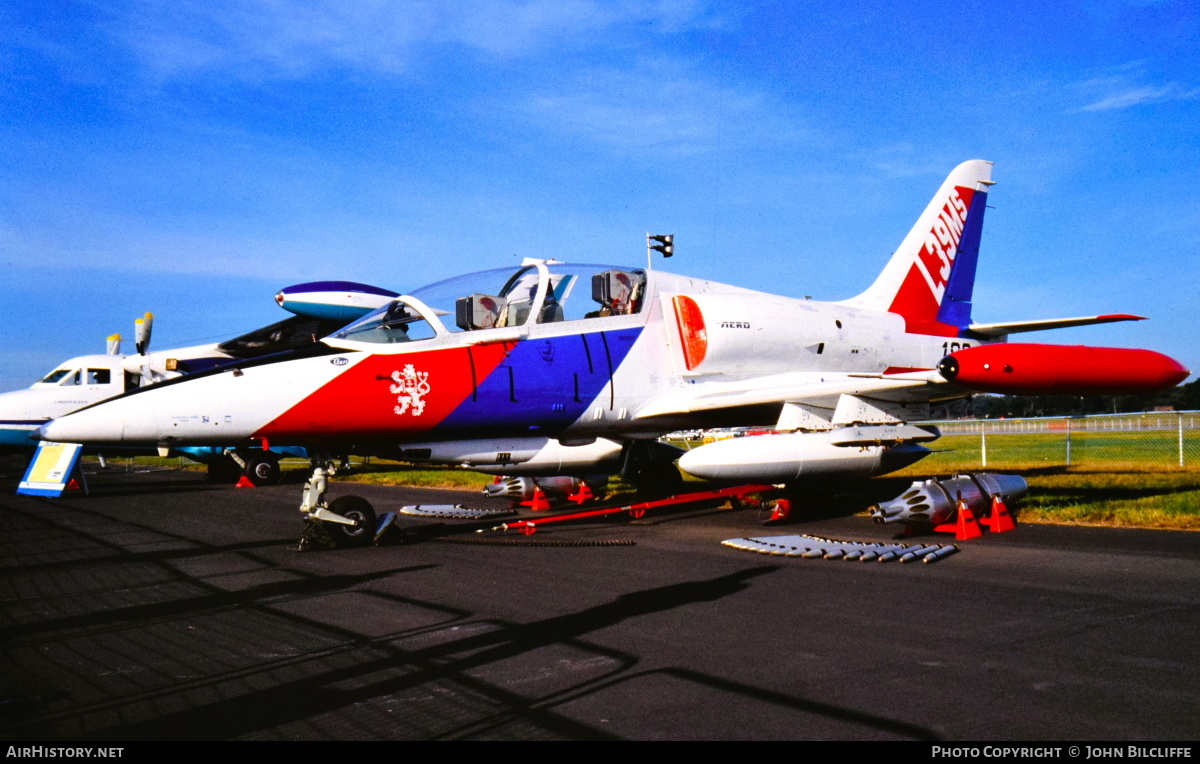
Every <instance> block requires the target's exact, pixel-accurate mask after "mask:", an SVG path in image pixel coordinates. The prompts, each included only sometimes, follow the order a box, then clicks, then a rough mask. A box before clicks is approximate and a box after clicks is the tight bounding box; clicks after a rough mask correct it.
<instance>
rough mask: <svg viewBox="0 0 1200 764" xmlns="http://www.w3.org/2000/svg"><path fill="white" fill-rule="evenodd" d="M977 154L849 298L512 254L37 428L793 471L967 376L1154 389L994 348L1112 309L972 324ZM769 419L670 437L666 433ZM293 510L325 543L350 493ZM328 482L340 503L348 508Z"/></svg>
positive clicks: (905, 417) (859, 473)
mask: <svg viewBox="0 0 1200 764" xmlns="http://www.w3.org/2000/svg"><path fill="white" fill-rule="evenodd" d="M991 170H992V164H991V163H990V162H986V161H982V160H972V161H968V162H965V163H963V164H961V165H959V166H958V167H957V168H955V169H954V170H953V171H952V172H951V173H950V175H949V176H948V177H947V179H946V180H945V182H944V183H943V184H942V185H941V187H940V188H939V189H938V191H937V193H936V194H935V195H934V197H933V199H932V200H931V201H930V202H929V204H928V206H927V207H926V208H925V210H924V212H923V213H922V214H921V215H920V217H919V218H918V219H917V222H916V225H915V226H914V227H913V229H912V230H911V231H910V232H909V233H908V235H907V236H906V237H905V238H904V240H903V241H902V243H901V245H900V247H899V248H898V249H897V250H896V252H895V253H894V254H893V256H892V257H891V259H890V260H889V261H888V262H887V264H886V265H885V267H884V268H883V271H882V272H881V273H880V275H879V276H878V277H877V278H876V279H875V281H874V283H873V284H871V286H869V287H868V288H867V289H866V291H864V292H863V293H862V294H859V295H858V296H856V297H853V298H851V299H848V300H843V301H840V302H819V301H814V300H810V299H807V298H805V299H795V298H791V297H783V296H777V295H772V294H766V293H763V292H757V291H752V290H749V289H742V288H739V287H735V286H729V285H725V284H719V283H715V282H712V281H706V280H701V279H694V278H689V277H686V276H680V275H675V274H671V273H665V272H662V271H658V270H651V269H650V268H645V269H643V268H635V267H628V266H608V265H581V264H567V263H560V262H557V261H554V260H537V259H528V260H526V261H525V262H524V263H523V264H522V265H521V266H520V267H518V268H516V269H512V268H509V269H499V270H491V271H484V272H481V273H475V274H471V275H468V276H463V277H459V278H454V279H450V280H447V281H442V282H438V283H435V284H432V285H430V286H427V287H424V288H422V289H418V290H416V291H413V292H411V293H409V294H406V295H403V296H400V297H398V298H396V299H395V300H392V301H390V302H389V303H388V304H387V305H385V306H383V307H380V308H379V309H378V310H375V311H374V312H372V313H369V314H367V315H365V316H363V317H362V318H361V319H359V320H358V321H356V322H354V323H352V324H350V325H348V326H346V327H344V328H342V329H340V330H338V331H336V332H334V333H332V334H331V335H329V336H328V337H325V338H324V339H323V340H322V341H321V342H320V343H318V344H315V345H310V346H307V347H305V348H302V349H300V350H297V351H294V352H291V353H285V354H280V355H276V356H268V357H265V358H260V359H255V360H250V361H246V362H244V363H236V364H232V365H227V366H224V367H221V368H217V369H213V370H211V371H209V372H204V373H200V374H194V375H191V376H189V377H187V378H186V379H181V380H173V381H170V382H167V383H165V384H161V385H156V386H154V387H152V388H148V389H144V390H137V391H134V392H131V393H127V394H125V395H123V396H120V397H118V398H116V399H114V400H111V401H108V402H105V403H102V404H100V405H97V406H93V407H90V408H87V409H84V410H82V411H79V412H76V413H74V414H71V415H69V416H66V417H63V418H61V419H57V420H55V421H53V422H51V423H48V424H46V425H44V426H43V427H41V429H40V431H39V437H41V438H43V439H46V440H52V441H63V442H82V443H90V444H134V443H136V444H149V445H157V446H160V447H176V446H179V445H185V444H188V445H204V444H217V443H247V442H257V443H260V444H261V445H262V446H263V447H264V448H266V447H267V446H268V444H270V445H272V446H273V445H274V444H285V443H286V444H295V445H303V446H306V447H308V448H309V449H310V451H316V452H323V451H326V452H328V451H340V450H352V451H354V452H356V453H375V454H379V455H381V456H390V457H395V458H401V459H404V460H407V461H413V462H426V463H443V464H457V465H465V466H471V467H474V468H476V469H480V468H484V469H489V470H491V471H495V472H502V473H503V474H507V475H578V476H585V475H593V474H597V473H613V472H620V473H621V474H622V475H624V476H625V477H626V478H629V479H632V480H634V481H640V482H643V483H651V484H653V483H655V482H659V481H666V482H667V483H668V484H671V483H673V482H675V481H677V480H678V471H677V470H676V468H675V465H674V462H675V461H676V460H678V466H679V467H680V468H682V469H683V470H684V471H686V472H688V473H690V474H692V475H695V476H698V477H702V478H708V479H712V480H721V481H744V482H754V483H777V484H786V485H788V486H793V487H794V486H797V485H801V484H803V482H804V481H807V480H812V479H831V478H832V479H841V478H865V477H870V476H873V475H879V474H884V473H886V472H890V471H893V470H895V469H898V468H900V467H903V466H905V465H908V464H911V463H913V462H915V461H916V460H918V459H920V458H922V457H923V456H925V455H926V454H927V453H929V450H928V449H927V448H926V447H925V446H924V445H922V444H923V443H926V442H929V441H932V440H934V439H936V438H937V437H938V433H937V432H936V430H934V429H932V428H928V427H918V426H915V425H913V424H910V423H911V422H914V421H920V420H922V419H925V418H927V417H928V414H929V405H930V403H931V402H936V401H942V400H949V399H953V398H958V397H963V396H966V395H969V394H971V393H974V392H1021V393H1029V392H1055V393H1082V392H1086V393H1100V392H1110V393H1123V392H1145V391H1150V390H1159V389H1166V388H1168V387H1170V386H1173V385H1175V384H1178V383H1179V382H1180V381H1182V380H1183V379H1184V378H1186V376H1187V375H1188V371H1187V370H1186V369H1184V368H1183V367H1182V366H1181V365H1180V364H1178V363H1177V362H1175V361H1174V360H1172V359H1170V358H1168V357H1166V356H1164V355H1161V354H1159V353H1155V352H1152V351H1149V350H1126V349H1112V348H1088V347H1078V346H1055V345H1033V344H1007V343H1006V340H1007V338H1008V336H1009V335H1011V334H1016V333H1021V332H1029V331H1036V330H1040V329H1052V328H1060V327H1067V326H1082V325H1087V324H1100V323H1106V322H1111V321H1126V320H1137V319H1139V318H1140V317H1138V316H1131V315H1125V314H1111V315H1097V316H1088V317H1081V318H1066V319H1057V320H1038V321H1023V322H1011V323H1001V324H983V323H977V322H975V321H974V320H973V319H972V317H971V312H972V310H971V308H972V292H973V287H974V280H975V272H976V265H977V262H978V256H979V245H980V237H981V231H982V227H983V218H984V213H985V209H986V202H987V198H988V193H989V190H990V188H991V186H992V185H993V183H992V180H991ZM728 425H773V426H774V428H775V430H776V432H775V433H774V434H768V435H761V436H757V437H752V438H741V439H736V440H727V441H721V442H717V443H712V444H708V445H704V446H701V447H699V448H695V449H693V450H691V451H689V452H687V453H686V454H682V456H681V455H680V452H679V451H677V450H674V449H671V448H669V447H666V446H665V445H663V444H661V443H659V442H658V441H657V439H658V438H659V437H660V436H662V435H664V434H666V433H670V432H673V431H677V430H681V429H692V428H707V427H718V426H728ZM324 494H325V482H324V474H323V470H322V469H321V467H320V465H319V464H317V466H316V467H315V469H314V473H313V478H312V479H311V480H310V483H309V485H308V486H306V491H305V498H304V501H303V504H302V506H301V510H302V511H303V512H304V513H305V515H306V517H307V518H308V519H309V520H313V521H321V522H324V523H325V524H326V527H327V528H329V529H330V530H331V531H332V532H333V535H335V536H337V537H339V538H340V539H341V540H342V541H343V542H345V543H355V541H356V540H362V539H363V538H364V537H366V536H368V535H369V534H367V532H366V531H367V530H368V529H369V528H370V527H371V523H372V521H373V517H374V515H373V510H372V509H371V508H370V506H369V505H367V504H366V502H364V501H362V500H361V499H356V498H355V497H343V498H342V499H339V500H338V501H335V502H333V503H332V504H329V503H327V502H326V501H325V495H324ZM350 499H354V500H353V501H350Z"/></svg>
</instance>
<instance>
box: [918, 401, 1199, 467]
mask: <svg viewBox="0 0 1200 764" xmlns="http://www.w3.org/2000/svg"><path fill="white" fill-rule="evenodd" d="M923 424H931V425H934V426H936V427H937V428H938V429H939V430H940V431H941V433H942V438H941V439H940V440H937V441H935V442H934V443H932V444H930V445H931V447H932V448H933V449H935V451H936V452H937V453H935V454H933V455H931V456H930V457H928V458H927V459H925V460H923V461H922V462H921V466H922V468H926V469H927V468H934V469H937V470H945V471H952V470H968V469H1036V468H1038V467H1084V468H1101V469H1112V470H1124V469H1133V470H1143V469H1146V468H1154V469H1162V468H1174V469H1186V470H1200V411H1150V412H1145V413H1138V414H1097V415H1092V416H1070V417H1063V416H1058V417H1034V418H1028V419H957V420H950V421H941V422H924V423H923Z"/></svg>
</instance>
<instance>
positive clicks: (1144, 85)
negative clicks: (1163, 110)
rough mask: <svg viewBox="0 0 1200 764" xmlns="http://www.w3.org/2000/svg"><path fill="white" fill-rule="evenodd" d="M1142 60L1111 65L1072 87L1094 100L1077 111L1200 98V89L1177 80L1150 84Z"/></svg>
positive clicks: (1124, 107) (1109, 109)
mask: <svg viewBox="0 0 1200 764" xmlns="http://www.w3.org/2000/svg"><path fill="white" fill-rule="evenodd" d="M1149 79H1150V76H1149V74H1148V72H1147V71H1146V65H1145V63H1144V62H1142V61H1131V62H1129V63H1126V64H1122V65H1121V66H1116V67H1112V68H1111V69H1108V70H1107V71H1105V72H1103V73H1102V74H1101V75H1100V76H1097V77H1093V78H1091V79H1088V80H1085V81H1083V82H1080V83H1078V84H1077V85H1076V86H1075V87H1076V88H1077V89H1078V90H1081V91H1082V92H1083V93H1084V94H1085V96H1086V97H1088V98H1091V99H1094V100H1092V102H1091V103H1089V104H1088V105H1086V106H1083V107H1081V108H1080V109H1079V111H1115V110H1117V109H1128V108H1132V107H1134V106H1144V105H1147V104H1153V103H1164V102H1166V101H1187V100H1191V99H1194V98H1197V97H1200V88H1197V87H1191V86H1188V85H1184V84H1182V83H1179V82H1168V83H1166V84H1153V83H1151V82H1148V80H1149Z"/></svg>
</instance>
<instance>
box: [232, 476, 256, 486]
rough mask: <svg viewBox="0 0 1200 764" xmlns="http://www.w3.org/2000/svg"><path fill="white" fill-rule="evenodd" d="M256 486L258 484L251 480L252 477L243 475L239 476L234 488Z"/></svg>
mask: <svg viewBox="0 0 1200 764" xmlns="http://www.w3.org/2000/svg"><path fill="white" fill-rule="evenodd" d="M255 487H256V486H255V485H254V483H251V482H250V478H248V477H246V476H245V475H242V476H241V477H240V478H238V481H237V484H236V485H234V488H255Z"/></svg>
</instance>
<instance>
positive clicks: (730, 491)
mask: <svg viewBox="0 0 1200 764" xmlns="http://www.w3.org/2000/svg"><path fill="white" fill-rule="evenodd" d="M772 490H775V486H773V485H739V486H736V487H734V488H722V489H720V490H718V491H698V492H696V493H684V494H680V495H678V496H668V497H667V498H665V499H657V500H655V501H644V502H641V503H639V504H630V505H627V506H624V507H607V508H605V509H593V510H589V511H587V512H572V513H570V514H565V515H551V516H550V517H543V518H541V519H539V520H519V521H517V522H515V523H505V524H504V525H501V526H498V527H497V528H495V529H494V530H514V531H520V532H522V533H524V534H525V535H526V536H529V535H532V534H533V533H535V532H536V531H537V526H539V525H546V524H547V523H561V522H565V521H567V520H582V519H584V518H588V517H602V516H604V515H615V514H617V513H620V512H628V513H629V515H630V517H633V518H639V517H642V516H644V515H645V514H646V510H648V509H657V508H659V507H669V506H673V505H676V504H691V503H692V502H697V501H709V500H711V499H729V498H736V499H741V498H743V497H745V496H746V495H747V494H751V493H762V492H763V491H772Z"/></svg>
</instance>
